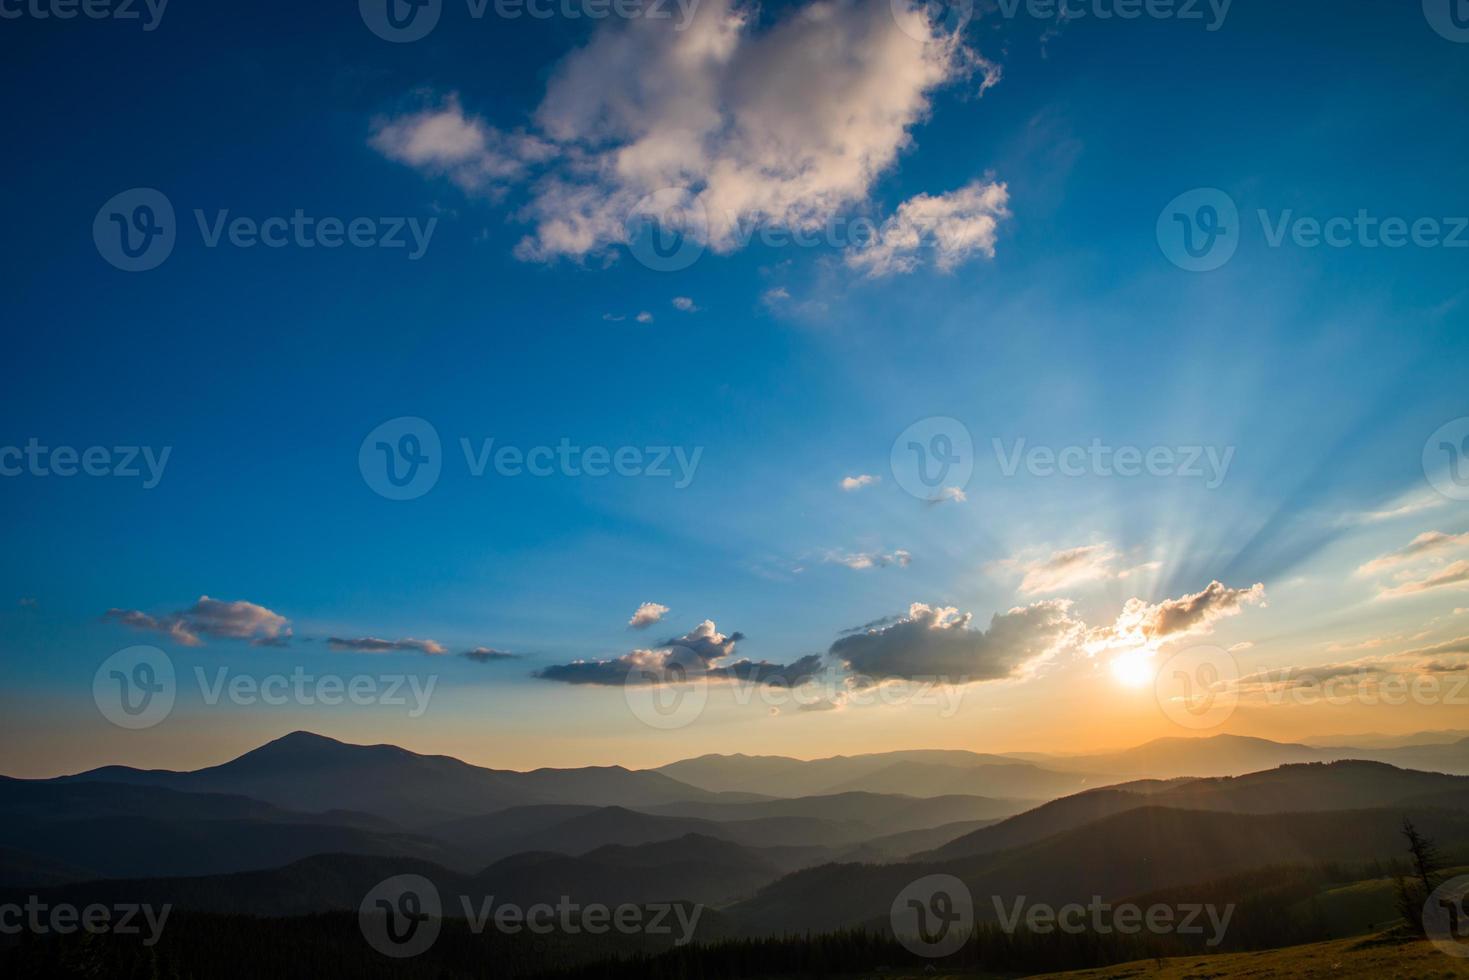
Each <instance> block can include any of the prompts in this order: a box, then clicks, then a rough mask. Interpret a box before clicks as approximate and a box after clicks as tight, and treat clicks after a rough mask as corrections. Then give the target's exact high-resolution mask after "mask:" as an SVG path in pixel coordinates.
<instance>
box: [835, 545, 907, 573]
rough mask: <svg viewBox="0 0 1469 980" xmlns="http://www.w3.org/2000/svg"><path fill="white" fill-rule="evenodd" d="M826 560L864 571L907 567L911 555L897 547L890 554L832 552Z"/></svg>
mask: <svg viewBox="0 0 1469 980" xmlns="http://www.w3.org/2000/svg"><path fill="white" fill-rule="evenodd" d="M826 561H828V562H829V563H831V564H835V565H845V566H846V567H848V568H850V569H853V570H854V571H859V572H864V571H867V570H868V569H870V568H888V567H891V566H896V567H898V568H907V567H908V565H909V564H911V563H912V561H913V556H912V555H910V554H908V552H906V551H904V550H903V549H901V548H899V549H898V550H897V551H894V552H891V553H890V554H884V553H883V552H880V551H858V552H852V553H845V552H832V553H831V554H829V555H827V556H826Z"/></svg>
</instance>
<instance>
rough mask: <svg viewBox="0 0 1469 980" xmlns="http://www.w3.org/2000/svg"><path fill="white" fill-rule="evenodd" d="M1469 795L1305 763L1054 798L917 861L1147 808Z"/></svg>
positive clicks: (1325, 805)
mask: <svg viewBox="0 0 1469 980" xmlns="http://www.w3.org/2000/svg"><path fill="white" fill-rule="evenodd" d="M1455 792H1466V793H1469V777H1465V776H1448V775H1443V774H1440V773H1425V772H1413V771H1410V770H1404V769H1397V768H1394V767H1393V766H1389V765H1386V764H1385V763H1378V762H1334V763H1308V764H1297V765H1289V766H1282V767H1280V768H1278V769H1270V770H1266V771H1264V772H1257V773H1250V774H1248V775H1244V776H1234V777H1215V778H1209V779H1181V780H1174V781H1170V782H1160V781H1156V780H1147V781H1141V782H1134V783H1122V784H1120V785H1118V786H1114V787H1110V788H1107V789H1100V790H1092V791H1089V792H1086V793H1078V794H1076V795H1075V796H1068V797H1063V798H1062V799H1059V800H1053V801H1052V802H1050V803H1047V804H1045V805H1043V806H1039V807H1036V808H1035V809H1034V810H1030V811H1028V812H1026V813H1022V814H1019V815H1018V816H1015V817H1011V818H1010V819H1008V820H1004V821H1001V822H1000V823H997V824H994V825H992V826H989V827H984V828H981V829H980V830H977V831H975V832H973V833H971V834H967V835H965V836H963V837H959V838H957V839H955V840H952V841H950V842H949V843H947V844H945V845H944V846H942V847H939V848H936V849H934V850H932V851H929V852H927V853H922V854H914V855H913V860H916V861H937V860H948V859H951V858H956V857H965V856H972V855H978V854H990V853H994V852H996V851H1001V850H1004V849H1006V848H1013V847H1018V846H1021V845H1024V844H1029V843H1031V842H1033V841H1037V840H1041V839H1043V838H1045V837H1048V836H1051V835H1053V834H1057V833H1061V832H1063V831H1066V830H1070V829H1072V828H1075V827H1080V826H1082V825H1084V824H1086V823H1089V822H1091V821H1094V820H1098V819H1101V818H1103V817H1106V816H1109V815H1111V814H1114V813H1120V812H1123V811H1125V810H1135V809H1139V808H1141V807H1144V806H1168V807H1178V808H1184V809H1198V810H1223V811H1229V812H1234V813H1284V812H1296V811H1299V812H1306V811H1318V810H1354V809H1363V808H1366V807H1378V806H1391V805H1395V804H1399V805H1419V806H1424V805H1440V804H1436V803H1435V802H1434V800H1435V799H1437V798H1439V797H1442V796H1443V795H1444V794H1452V793H1455Z"/></svg>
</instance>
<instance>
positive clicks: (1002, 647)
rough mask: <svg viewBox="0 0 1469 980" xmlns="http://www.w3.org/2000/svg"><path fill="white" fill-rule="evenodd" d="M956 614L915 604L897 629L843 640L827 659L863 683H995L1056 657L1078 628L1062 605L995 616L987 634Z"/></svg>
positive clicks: (1043, 604)
mask: <svg viewBox="0 0 1469 980" xmlns="http://www.w3.org/2000/svg"><path fill="white" fill-rule="evenodd" d="M972 619H973V617H972V616H971V615H970V614H968V613H962V614H961V613H960V612H959V611H958V610H956V609H952V608H948V609H944V608H935V607H932V606H928V605H925V604H923V603H921V602H916V603H914V604H913V605H912V606H911V607H910V608H909V610H908V615H907V616H906V617H904V618H902V619H899V620H898V621H897V622H895V623H891V624H889V625H886V626H878V627H875V628H873V629H869V630H866V631H865V632H862V633H859V634H853V635H850V636H844V637H842V638H841V639H839V640H837V641H836V642H835V643H833V644H832V645H831V651H830V652H831V655H832V656H833V657H835V658H837V659H838V660H840V661H842V662H843V663H844V664H845V665H846V666H847V669H848V670H850V671H852V672H854V673H857V674H861V675H864V676H866V677H870V678H875V679H878V680H884V679H888V678H907V679H914V678H925V677H942V678H946V679H948V680H949V681H950V682H951V683H965V682H969V681H985V680H998V679H1000V678H1003V677H1010V676H1013V675H1014V674H1015V673H1016V672H1017V671H1018V670H1019V669H1020V668H1021V667H1022V666H1024V665H1026V664H1028V663H1030V662H1032V661H1035V660H1038V659H1040V658H1043V657H1045V656H1046V655H1048V654H1050V653H1052V652H1054V651H1055V650H1057V649H1058V648H1059V647H1060V646H1062V645H1063V644H1064V642H1065V641H1067V640H1068V639H1070V638H1073V637H1074V636H1075V635H1076V633H1077V632H1078V630H1079V629H1080V628H1081V625H1082V624H1081V623H1079V622H1077V621H1076V620H1074V619H1072V618H1071V614H1070V604H1069V603H1066V602H1064V601H1060V600H1052V601H1047V602H1038V603H1035V604H1034V605H1031V606H1025V607H1021V608H1017V609H1012V610H1010V611H1009V612H1006V613H997V614H996V615H995V616H994V617H993V618H992V619H991V620H990V626H989V629H987V630H978V629H974V628H972V627H971V625H970V623H971V621H972Z"/></svg>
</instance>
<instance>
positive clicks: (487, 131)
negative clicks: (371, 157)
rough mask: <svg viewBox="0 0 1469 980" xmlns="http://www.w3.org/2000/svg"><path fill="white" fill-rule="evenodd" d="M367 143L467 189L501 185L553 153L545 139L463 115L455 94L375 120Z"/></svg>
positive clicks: (476, 189) (390, 157)
mask: <svg viewBox="0 0 1469 980" xmlns="http://www.w3.org/2000/svg"><path fill="white" fill-rule="evenodd" d="M368 142H369V143H370V144H371V146H372V147H373V149H375V150H377V151H378V152H379V153H381V154H382V155H383V156H385V157H387V158H388V159H389V160H394V161H396V162H398V163H403V164H407V165H408V166H410V167H414V168H416V169H418V170H420V171H422V172H423V173H426V174H429V175H431V176H435V177H447V178H449V179H450V180H452V181H453V182H454V183H455V184H457V185H459V187H460V188H462V189H463V190H465V191H469V192H483V191H492V190H495V189H501V188H503V187H504V186H505V185H506V184H508V183H510V182H513V181H516V180H519V179H521V178H522V177H524V176H525V173H526V169H527V167H528V166H529V165H530V164H532V163H536V162H540V161H544V160H547V159H549V158H550V157H551V156H552V155H553V154H554V152H555V149H554V147H552V146H551V144H549V143H547V142H545V141H544V140H541V139H538V138H536V137H534V136H528V135H526V134H524V133H503V132H501V131H500V130H498V129H496V128H495V127H493V126H491V125H489V124H488V123H486V122H485V121H484V120H483V119H480V118H478V117H476V116H470V115H466V114H465V112H464V109H463V108H462V107H461V106H460V104H459V96H458V95H457V94H454V93H450V94H449V95H447V96H445V97H444V98H443V99H442V100H440V102H439V103H438V104H437V105H429V106H426V107H424V108H423V109H420V110H419V111H417V112H411V113H408V114H406V115H402V116H398V117H396V118H387V117H384V118H379V119H377V120H375V121H374V122H373V127H372V136H371V138H370V139H369V140H368Z"/></svg>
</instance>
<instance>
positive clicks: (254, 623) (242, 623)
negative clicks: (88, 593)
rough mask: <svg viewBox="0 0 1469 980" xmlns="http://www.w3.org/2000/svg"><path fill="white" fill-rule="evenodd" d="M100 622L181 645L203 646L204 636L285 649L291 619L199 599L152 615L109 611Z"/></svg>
mask: <svg viewBox="0 0 1469 980" xmlns="http://www.w3.org/2000/svg"><path fill="white" fill-rule="evenodd" d="M102 618H103V619H110V620H112V621H114V622H118V623H121V624H123V625H124V626H130V627H132V628H133V629H139V630H147V631H149V632H153V633H160V634H162V635H164V636H167V637H168V638H170V639H172V640H173V641H174V642H176V643H179V644H182V645H183V646H190V647H197V646H202V645H203V643H204V639H203V638H204V637H206V636H207V637H212V638H216V639H225V640H248V641H250V643H251V644H253V645H255V646H285V645H286V643H287V642H288V641H289V640H290V638H291V626H290V620H288V619H286V617H284V616H282V615H280V614H279V613H275V612H272V611H270V610H269V609H267V608H265V607H264V606H260V605H256V604H255V603H253V602H225V601H222V600H219V599H211V598H209V596H207V595H206V596H200V597H199V601H198V602H196V603H194V604H193V605H192V606H190V607H189V608H188V609H181V610H179V611H178V612H174V613H169V614H167V615H164V616H154V615H151V614H149V613H145V612H143V611H142V610H139V609H109V610H107V612H105V613H103V616H102Z"/></svg>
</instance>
